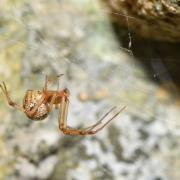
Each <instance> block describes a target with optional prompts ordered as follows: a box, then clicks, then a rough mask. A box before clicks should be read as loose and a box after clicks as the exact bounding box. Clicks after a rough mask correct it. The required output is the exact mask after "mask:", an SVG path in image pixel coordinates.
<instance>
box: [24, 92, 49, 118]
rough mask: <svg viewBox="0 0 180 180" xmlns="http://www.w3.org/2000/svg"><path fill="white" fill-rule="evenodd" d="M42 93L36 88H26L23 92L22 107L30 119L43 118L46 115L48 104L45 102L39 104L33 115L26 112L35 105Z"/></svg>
mask: <svg viewBox="0 0 180 180" xmlns="http://www.w3.org/2000/svg"><path fill="white" fill-rule="evenodd" d="M43 95H44V94H43V92H42V91H38V90H28V91H27V92H26V94H25V97H24V101H23V108H24V110H25V113H26V115H27V117H29V118H30V119H32V120H37V121H38V120H43V119H45V118H46V117H47V116H48V113H49V111H48V110H49V109H48V105H47V104H45V103H42V104H40V105H39V106H38V108H37V110H36V112H35V113H33V115H30V113H27V112H30V111H31V110H32V109H33V108H34V107H35V106H36V105H37V103H38V102H39V101H40V100H41V98H42V96H43Z"/></svg>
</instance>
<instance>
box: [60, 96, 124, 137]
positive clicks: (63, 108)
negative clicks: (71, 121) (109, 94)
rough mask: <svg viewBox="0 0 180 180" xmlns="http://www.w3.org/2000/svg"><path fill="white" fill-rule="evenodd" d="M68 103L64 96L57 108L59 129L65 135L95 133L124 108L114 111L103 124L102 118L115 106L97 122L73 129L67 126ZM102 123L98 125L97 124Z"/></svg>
mask: <svg viewBox="0 0 180 180" xmlns="http://www.w3.org/2000/svg"><path fill="white" fill-rule="evenodd" d="M68 105H69V100H68V99H67V98H66V99H65V97H63V98H62V102H61V105H60V109H59V114H60V115H59V129H60V130H61V131H62V132H63V133H64V134H67V135H92V134H96V133H97V132H99V131H100V130H102V129H103V128H104V127H105V126H106V125H107V124H109V123H110V122H111V121H112V120H113V119H114V118H115V117H116V116H118V114H119V113H120V112H121V111H123V110H124V109H125V107H123V108H122V109H121V110H119V111H118V112H117V113H115V114H114V115H113V116H112V117H111V118H109V119H108V120H107V121H106V122H105V123H104V124H102V122H103V120H104V119H105V118H106V117H107V116H108V115H109V114H110V113H111V112H112V111H113V110H115V108H116V107H113V108H112V109H111V110H110V111H108V112H107V113H106V114H105V115H104V116H103V117H102V118H101V119H100V120H99V121H98V122H97V123H95V124H93V125H92V126H89V127H87V128H84V129H73V128H69V127H68V126H67V113H68ZM100 124H102V125H101V126H99V127H98V125H100Z"/></svg>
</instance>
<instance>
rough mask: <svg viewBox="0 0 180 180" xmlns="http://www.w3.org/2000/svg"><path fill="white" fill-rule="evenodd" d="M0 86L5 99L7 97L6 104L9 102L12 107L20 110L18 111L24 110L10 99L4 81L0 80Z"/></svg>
mask: <svg viewBox="0 0 180 180" xmlns="http://www.w3.org/2000/svg"><path fill="white" fill-rule="evenodd" d="M0 87H1V89H2V91H3V93H4V95H5V96H6V99H7V101H8V104H9V105H10V106H12V107H14V108H16V109H18V110H20V111H24V109H23V107H21V106H20V105H18V104H17V103H15V102H14V101H12V99H11V98H10V96H9V93H8V91H7V87H6V84H5V82H4V81H3V82H2V84H0Z"/></svg>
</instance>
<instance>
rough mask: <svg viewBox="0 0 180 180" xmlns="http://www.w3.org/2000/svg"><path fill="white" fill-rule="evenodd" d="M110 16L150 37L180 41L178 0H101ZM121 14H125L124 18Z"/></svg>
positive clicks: (179, 5) (179, 8)
mask: <svg viewBox="0 0 180 180" xmlns="http://www.w3.org/2000/svg"><path fill="white" fill-rule="evenodd" d="M103 1H104V2H105V3H106V4H107V5H108V7H109V8H110V11H112V12H113V13H111V15H112V18H113V19H114V20H115V21H116V22H118V23H119V24H121V25H124V26H127V25H128V23H127V18H128V21H129V28H130V29H132V30H133V31H135V32H136V33H137V34H139V35H141V36H143V37H147V38H150V39H158V40H164V41H171V42H179V41H180V1H179V0H103ZM118 13H119V15H118ZM123 15H127V18H125V17H124V16H123Z"/></svg>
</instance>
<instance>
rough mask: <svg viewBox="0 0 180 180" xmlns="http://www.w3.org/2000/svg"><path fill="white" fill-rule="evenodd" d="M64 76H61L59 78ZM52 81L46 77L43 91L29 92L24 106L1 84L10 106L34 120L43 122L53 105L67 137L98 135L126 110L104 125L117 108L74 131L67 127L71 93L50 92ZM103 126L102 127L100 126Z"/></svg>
mask: <svg viewBox="0 0 180 180" xmlns="http://www.w3.org/2000/svg"><path fill="white" fill-rule="evenodd" d="M61 75H63V74H60V75H59V76H58V78H59V77H60V76H61ZM49 83H50V80H49V79H48V77H47V76H46V78H45V85H44V88H43V89H42V90H27V91H26V94H25V96H24V100H23V106H20V105H18V104H16V103H15V102H13V101H12V100H11V98H10V96H9V93H8V91H7V88H6V85H5V82H3V83H2V84H0V87H1V89H2V91H3V93H4V94H5V96H6V99H7V101H8V104H9V105H10V106H12V107H14V108H16V109H18V110H20V111H22V112H24V113H25V114H26V115H27V117H28V118H30V119H32V120H36V121H38V120H43V119H45V118H46V117H47V116H48V114H49V113H50V112H51V110H52V107H53V105H55V106H56V107H57V108H58V109H59V118H58V121H59V129H60V130H61V131H62V132H63V133H64V134H67V135H92V134H96V133H97V132H98V131H100V130H101V129H103V128H104V127H105V126H106V125H107V124H108V123H109V122H110V121H112V120H113V119H114V118H115V117H116V116H117V115H118V114H119V113H120V112H121V111H123V110H124V109H125V107H123V108H122V109H121V110H119V111H118V112H116V113H115V114H114V115H113V116H112V117H110V118H109V119H108V120H107V121H106V122H105V123H103V124H102V122H103V120H104V119H105V118H106V116H108V115H109V114H110V113H111V112H112V111H113V110H115V109H116V107H113V108H111V109H110V110H109V111H108V112H107V113H106V114H105V115H104V116H103V117H102V118H101V119H100V120H99V121H97V122H96V123H95V124H93V125H91V126H89V127H87V128H83V129H73V128H70V127H68V125H67V113H68V106H69V99H68V98H69V95H70V92H69V90H68V89H67V88H65V89H63V90H56V91H55V90H54V91H53V90H48V89H47V86H48V84H49ZM100 124H102V125H101V126H100V127H98V125H100Z"/></svg>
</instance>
